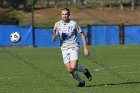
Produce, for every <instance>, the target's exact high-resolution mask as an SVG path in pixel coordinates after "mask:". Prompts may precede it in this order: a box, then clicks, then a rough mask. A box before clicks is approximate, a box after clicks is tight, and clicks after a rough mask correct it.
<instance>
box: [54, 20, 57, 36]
mask: <svg viewBox="0 0 140 93" xmlns="http://www.w3.org/2000/svg"><path fill="white" fill-rule="evenodd" d="M53 35H56V36H57V35H58V24H57V23H55V25H54V28H53Z"/></svg>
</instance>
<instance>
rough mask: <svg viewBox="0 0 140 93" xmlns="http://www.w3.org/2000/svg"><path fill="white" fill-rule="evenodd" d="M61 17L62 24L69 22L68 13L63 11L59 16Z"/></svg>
mask: <svg viewBox="0 0 140 93" xmlns="http://www.w3.org/2000/svg"><path fill="white" fill-rule="evenodd" d="M61 17H62V20H63V21H64V22H66V21H68V20H69V13H68V11H65V10H63V11H62V14H61Z"/></svg>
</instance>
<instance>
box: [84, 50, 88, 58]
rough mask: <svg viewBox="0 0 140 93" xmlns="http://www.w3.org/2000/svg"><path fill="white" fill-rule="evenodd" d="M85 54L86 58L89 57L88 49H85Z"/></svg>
mask: <svg viewBox="0 0 140 93" xmlns="http://www.w3.org/2000/svg"><path fill="white" fill-rule="evenodd" d="M84 54H85V56H86V57H87V56H89V52H88V49H87V48H84Z"/></svg>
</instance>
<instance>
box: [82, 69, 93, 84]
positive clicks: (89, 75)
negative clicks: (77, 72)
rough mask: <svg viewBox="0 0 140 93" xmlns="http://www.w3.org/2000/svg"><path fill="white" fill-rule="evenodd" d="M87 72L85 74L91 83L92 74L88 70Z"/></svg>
mask: <svg viewBox="0 0 140 93" xmlns="http://www.w3.org/2000/svg"><path fill="white" fill-rule="evenodd" d="M85 70H86V73H84V74H85V76H86V77H87V79H88V80H89V81H91V80H92V75H91V74H90V72H89V71H88V69H85Z"/></svg>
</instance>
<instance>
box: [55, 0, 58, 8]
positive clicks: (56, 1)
mask: <svg viewBox="0 0 140 93" xmlns="http://www.w3.org/2000/svg"><path fill="white" fill-rule="evenodd" d="M57 7H58V0H55V8H57Z"/></svg>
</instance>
